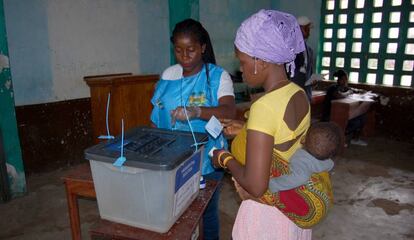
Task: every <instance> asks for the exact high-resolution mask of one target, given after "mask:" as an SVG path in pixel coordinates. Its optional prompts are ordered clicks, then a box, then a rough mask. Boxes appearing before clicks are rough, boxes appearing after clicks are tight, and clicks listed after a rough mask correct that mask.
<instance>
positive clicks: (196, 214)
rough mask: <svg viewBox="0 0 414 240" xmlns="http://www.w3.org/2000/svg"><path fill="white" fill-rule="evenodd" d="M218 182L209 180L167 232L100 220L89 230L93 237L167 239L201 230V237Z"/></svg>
mask: <svg viewBox="0 0 414 240" xmlns="http://www.w3.org/2000/svg"><path fill="white" fill-rule="evenodd" d="M217 186H218V182H216V181H207V185H206V188H205V189H203V190H200V193H199V195H198V196H197V198H196V199H195V200H194V201H193V203H192V204H191V205H190V206H189V207H188V209H187V210H186V211H185V212H184V213H183V215H181V217H180V218H179V219H178V220H177V221H176V223H175V224H174V225H173V226H172V227H171V229H170V230H169V231H168V232H166V233H157V232H152V231H149V230H145V229H141V228H136V227H131V226H127V225H124V224H120V223H114V222H110V221H107V220H100V221H99V222H98V223H97V224H96V225H94V226H92V228H91V229H90V230H89V234H90V236H91V239H95V240H98V239H99V240H103V239H122V240H149V239H151V240H161V239H163V240H166V239H180V240H181V239H182V240H187V239H192V235H193V233H195V234H197V233H196V232H195V231H197V227H198V230H199V236H200V237H199V239H203V238H202V230H203V228H202V215H203V213H204V211H205V209H206V207H207V204H208V203H209V202H210V199H211V197H212V196H213V193H214V191H215V190H216V189H217Z"/></svg>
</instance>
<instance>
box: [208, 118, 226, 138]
mask: <svg viewBox="0 0 414 240" xmlns="http://www.w3.org/2000/svg"><path fill="white" fill-rule="evenodd" d="M205 128H206V130H207V132H208V133H209V134H210V135H211V136H212V137H213V138H214V139H216V138H217V137H218V136H219V135H220V133H221V131H222V130H223V126H222V125H221V123H220V121H219V120H218V119H217V118H216V117H215V116H214V115H213V116H212V117H211V118H210V120H209V121H208V122H207V124H206V127H205Z"/></svg>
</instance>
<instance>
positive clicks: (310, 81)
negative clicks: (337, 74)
mask: <svg viewBox="0 0 414 240" xmlns="http://www.w3.org/2000/svg"><path fill="white" fill-rule="evenodd" d="M326 75H328V74H326V73H325V74H316V73H314V74H312V75H311V76H310V78H309V79H308V80H307V81H306V82H305V86H309V85H312V84H314V83H315V82H317V81H322V80H325V76H326Z"/></svg>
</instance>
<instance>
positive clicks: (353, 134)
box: [321, 69, 371, 146]
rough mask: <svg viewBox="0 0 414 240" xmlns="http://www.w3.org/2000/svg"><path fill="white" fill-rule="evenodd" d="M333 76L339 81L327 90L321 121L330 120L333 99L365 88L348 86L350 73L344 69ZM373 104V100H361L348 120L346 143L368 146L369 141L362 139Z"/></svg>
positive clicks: (344, 96)
mask: <svg viewBox="0 0 414 240" xmlns="http://www.w3.org/2000/svg"><path fill="white" fill-rule="evenodd" d="M333 76H334V77H335V78H337V83H336V84H334V85H332V86H330V87H329V88H328V89H327V91H326V96H325V100H324V103H323V112H322V119H321V121H323V122H327V121H330V117H331V105H332V100H336V99H343V98H346V97H348V96H350V95H351V94H355V93H363V92H364V90H361V89H354V88H350V87H348V74H347V73H346V72H345V71H344V70H341V69H340V70H338V71H336V72H335V73H334V74H333ZM370 106H371V102H361V103H360V104H359V106H358V108H357V109H356V110H355V112H354V113H353V114H352V115H351V117H352V116H354V117H352V118H351V119H349V120H348V124H347V126H346V129H345V136H346V143H347V144H348V143H351V144H354V145H360V146H367V145H368V143H367V142H365V141H363V140H361V139H360V135H361V132H362V129H363V128H364V125H365V121H366V113H367V111H368V110H369V107H370Z"/></svg>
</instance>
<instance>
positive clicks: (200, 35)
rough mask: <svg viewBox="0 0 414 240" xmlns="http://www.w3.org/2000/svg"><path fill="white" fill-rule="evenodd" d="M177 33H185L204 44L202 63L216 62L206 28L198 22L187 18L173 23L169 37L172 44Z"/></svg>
mask: <svg viewBox="0 0 414 240" xmlns="http://www.w3.org/2000/svg"><path fill="white" fill-rule="evenodd" d="M179 34H185V35H189V36H191V37H193V38H194V39H195V40H196V41H198V42H199V43H200V44H201V45H204V44H205V45H206V49H205V51H204V53H203V54H202V59H203V62H204V63H212V64H216V57H215V55H214V50H213V45H212V44H211V40H210V35H209V34H208V32H207V30H206V29H205V28H204V27H203V25H201V23H200V22H198V21H196V20H194V19H191V18H188V19H185V20H183V21H181V22H179V23H177V24H175V27H174V30H173V32H172V36H171V38H170V40H171V42H172V43H173V44H174V41H175V38H176V37H177V36H178V35H179Z"/></svg>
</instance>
